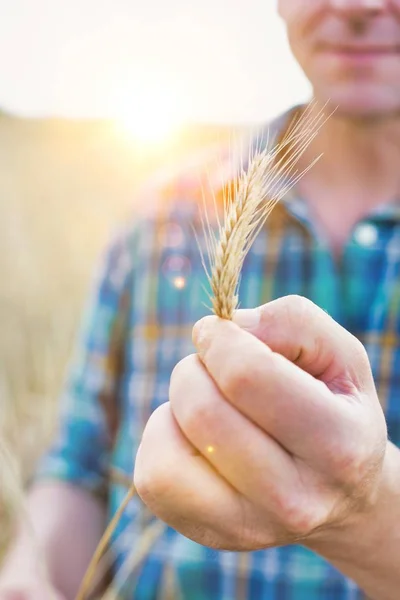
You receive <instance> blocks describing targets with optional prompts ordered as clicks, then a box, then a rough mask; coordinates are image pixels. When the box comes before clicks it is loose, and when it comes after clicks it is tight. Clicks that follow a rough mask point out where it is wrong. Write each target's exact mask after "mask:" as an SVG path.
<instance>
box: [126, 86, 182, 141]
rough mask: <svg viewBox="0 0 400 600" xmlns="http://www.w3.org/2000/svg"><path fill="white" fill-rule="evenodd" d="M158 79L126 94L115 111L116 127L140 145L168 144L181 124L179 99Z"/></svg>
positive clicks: (180, 101)
mask: <svg viewBox="0 0 400 600" xmlns="http://www.w3.org/2000/svg"><path fill="white" fill-rule="evenodd" d="M173 91H174V90H172V86H171V88H168V87H166V86H165V85H162V83H161V82H160V81H157V78H154V80H153V81H152V82H151V84H149V82H143V83H142V84H138V86H137V88H136V90H135V91H130V92H128V91H127V92H126V97H125V99H124V101H123V102H120V103H119V106H118V108H117V109H116V119H115V121H116V123H117V126H118V128H119V129H120V130H121V131H123V132H124V133H125V135H128V136H129V137H131V138H132V139H133V140H134V141H136V142H138V143H141V144H150V145H154V144H160V143H165V142H169V141H170V140H171V139H172V138H173V137H174V135H176V134H177V133H178V131H179V130H180V129H181V127H182V126H183V124H184V118H183V115H182V110H181V105H182V99H181V98H178V95H174V93H173Z"/></svg>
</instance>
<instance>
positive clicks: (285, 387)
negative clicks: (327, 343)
mask: <svg viewBox="0 0 400 600" xmlns="http://www.w3.org/2000/svg"><path fill="white" fill-rule="evenodd" d="M194 340H195V343H196V345H197V347H198V350H199V356H200V358H201V360H202V362H203V364H204V365H205V367H206V369H207V371H208V373H209V374H210V375H211V377H212V378H213V380H214V381H215V383H216V385H217V386H218V388H219V389H220V390H221V392H222V394H223V395H224V397H225V398H226V399H227V400H228V401H229V402H230V403H231V404H232V405H233V406H235V407H236V408H237V409H238V410H239V411H240V412H242V413H243V414H244V415H245V416H247V418H249V419H250V420H252V421H253V422H254V423H256V424H257V425H258V426H259V427H261V428H262V429H264V431H266V432H267V433H268V434H269V435H270V436H272V437H273V438H275V439H276V440H277V441H278V442H279V443H281V444H282V445H283V446H284V447H285V448H286V449H287V450H288V451H289V452H291V453H293V454H295V455H296V456H298V457H300V458H303V459H305V460H310V459H312V462H313V463H314V464H316V463H317V462H319V459H321V461H322V462H321V464H324V462H325V461H324V459H326V457H323V456H322V454H321V455H320V456H316V448H319V449H321V451H322V449H323V447H324V446H325V447H326V443H323V442H324V441H325V440H328V439H332V437H334V439H335V440H336V442H337V443H340V442H341V441H342V440H343V441H344V440H348V439H349V436H353V437H354V419H353V418H351V417H352V407H351V406H350V403H349V402H348V401H347V400H346V398H345V397H341V396H335V395H334V394H333V393H332V392H331V391H330V390H329V389H328V387H327V386H326V385H325V384H324V383H323V382H322V381H319V380H317V379H315V378H314V377H312V375H310V374H309V373H306V372H305V371H303V370H302V369H300V368H299V367H298V366H296V365H294V364H293V363H291V362H290V361H289V360H288V359H286V358H285V357H284V356H282V355H280V354H278V353H275V352H273V351H272V350H271V349H270V348H269V347H268V346H266V345H265V344H264V343H263V342H261V341H260V340H259V339H257V338H256V337H254V336H253V335H252V334H250V333H248V332H247V331H244V330H243V329H241V328H239V327H238V326H237V325H235V324H234V323H232V322H230V321H223V320H221V319H218V318H217V317H206V318H205V319H202V321H201V322H200V324H198V325H197V326H196V329H195V332H194ZM350 439H351V437H350Z"/></svg>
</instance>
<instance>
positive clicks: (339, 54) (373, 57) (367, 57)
mask: <svg viewBox="0 0 400 600" xmlns="http://www.w3.org/2000/svg"><path fill="white" fill-rule="evenodd" d="M324 53H325V54H326V55H329V56H332V57H333V58H335V59H336V60H339V61H341V62H343V63H346V64H348V65H367V64H370V63H374V62H377V61H381V60H385V59H390V58H393V57H396V58H399V52H397V51H395V50H393V51H390V50H388V51H386V52H378V51H374V50H371V51H365V52H350V51H348V50H325V52H324Z"/></svg>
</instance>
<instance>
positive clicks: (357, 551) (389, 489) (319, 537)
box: [306, 442, 400, 570]
mask: <svg viewBox="0 0 400 600" xmlns="http://www.w3.org/2000/svg"><path fill="white" fill-rule="evenodd" d="M399 518H400V451H399V449H398V448H396V447H395V446H394V445H393V444H391V443H390V442H388V443H387V447H386V452H385V456H384V459H383V463H382V469H381V474H380V477H379V480H378V482H377V485H376V487H375V491H374V493H373V494H372V496H371V498H370V499H369V502H368V503H367V504H364V505H362V506H361V507H358V509H356V510H354V511H352V512H350V514H349V516H348V518H346V519H345V520H344V521H343V522H342V523H341V524H340V525H339V526H336V527H333V528H331V529H326V530H324V531H322V530H321V532H317V534H316V535H315V538H313V539H312V540H310V542H309V543H307V544H306V545H307V547H309V548H310V549H312V550H314V551H315V552H317V553H318V554H320V555H321V556H323V557H324V558H326V559H327V560H328V561H330V562H331V563H333V564H335V565H336V566H338V568H340V569H341V570H347V569H348V567H349V565H350V566H351V567H350V568H352V569H355V570H366V569H373V568H374V567H375V566H376V565H377V564H379V562H380V557H381V555H382V543H385V544H387V545H390V543H391V540H393V534H394V531H395V530H396V528H397V527H398V523H399ZM395 537H397V536H395ZM344 565H345V569H343V566H344Z"/></svg>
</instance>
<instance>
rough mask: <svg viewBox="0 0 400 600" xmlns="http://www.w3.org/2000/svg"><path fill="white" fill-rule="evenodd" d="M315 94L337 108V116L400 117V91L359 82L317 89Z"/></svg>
mask: <svg viewBox="0 0 400 600" xmlns="http://www.w3.org/2000/svg"><path fill="white" fill-rule="evenodd" d="M315 96H316V98H318V99H319V100H320V101H322V102H323V103H324V104H325V103H326V102H328V103H329V105H330V106H331V107H332V109H333V110H335V114H336V115H337V116H342V117H348V118H351V119H360V120H363V121H364V120H373V121H376V120H382V119H393V117H400V91H398V92H397V93H395V90H393V89H392V90H387V89H379V88H374V87H372V86H363V85H359V84H354V85H346V86H342V87H340V86H335V87H332V88H331V89H329V88H328V89H325V90H321V89H315Z"/></svg>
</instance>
